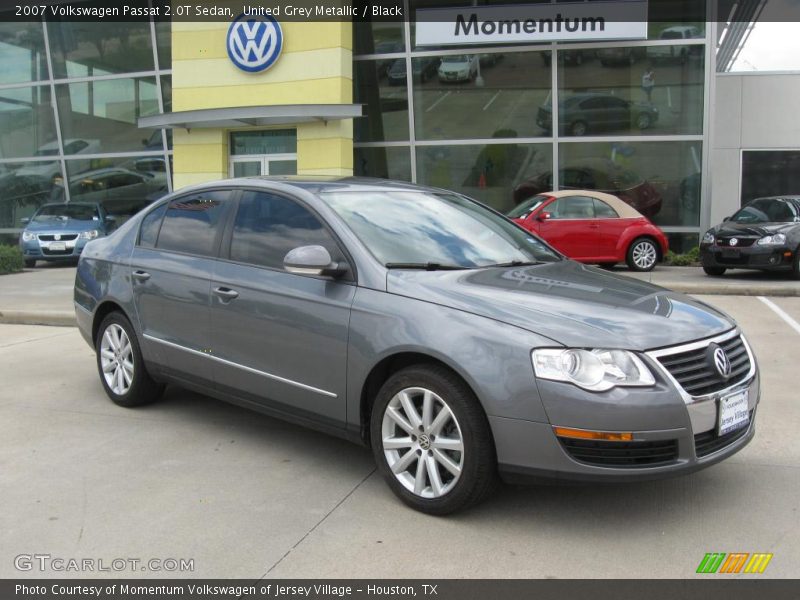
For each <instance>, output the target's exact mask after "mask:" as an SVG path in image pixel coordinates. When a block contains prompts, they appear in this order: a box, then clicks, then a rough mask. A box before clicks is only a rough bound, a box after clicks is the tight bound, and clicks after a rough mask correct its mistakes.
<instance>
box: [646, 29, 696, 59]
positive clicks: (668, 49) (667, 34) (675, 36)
mask: <svg viewBox="0 0 800 600" xmlns="http://www.w3.org/2000/svg"><path fill="white" fill-rule="evenodd" d="M702 37H703V32H702V31H700V29H699V28H697V27H694V26H692V25H676V26H674V27H667V28H666V29H665V30H664V31H662V32H661V34H660V35H659V36H658V39H660V40H697V39H702ZM702 50H703V46H653V47H651V48H648V49H647V57H648V58H649V59H650V60H653V61H664V62H667V61H671V60H675V61H679V62H681V63H683V62H686V59H687V58H688V57H689V56H690V55H693V54H697V53H699V52H702Z"/></svg>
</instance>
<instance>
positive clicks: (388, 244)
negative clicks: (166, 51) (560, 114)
mask: <svg viewBox="0 0 800 600" xmlns="http://www.w3.org/2000/svg"><path fill="white" fill-rule="evenodd" d="M75 306H76V314H77V318H78V322H79V326H80V330H81V332H82V334H83V336H84V337H85V338H86V341H87V342H88V343H89V344H91V346H92V347H93V348H94V349H95V350H96V353H97V368H98V372H99V375H100V382H101V383H102V385H103V387H104V388H105V391H106V393H107V394H108V396H109V397H110V398H111V399H112V400H113V401H114V402H116V403H117V404H119V405H121V406H126V407H129V406H136V405H139V404H143V403H146V402H151V401H153V400H156V399H157V398H158V397H159V395H160V394H161V390H162V386H163V385H164V384H165V383H168V382H169V383H175V384H179V385H182V386H185V387H187V388H190V389H194V390H197V391H200V392H202V393H207V394H211V395H213V396H216V397H218V398H221V399H224V400H228V401H230V402H233V403H236V404H239V405H242V406H245V407H248V408H252V409H255V410H258V411H261V412H264V413H267V414H270V415H275V416H278V417H281V418H284V419H288V420H291V421H294V422H297V423H301V424H304V425H308V426H311V427H315V428H317V429H320V430H323V431H326V432H329V433H333V434H335V435H339V436H343V437H347V438H350V439H352V440H354V441H357V442H361V443H364V444H367V445H370V446H371V447H372V451H373V453H374V455H375V460H376V462H377V464H378V468H379V470H380V472H381V473H382V474H383V476H384V477H385V479H386V481H387V483H388V484H389V486H390V487H391V488H392V490H393V491H394V492H395V493H396V494H397V495H398V496H399V497H400V498H401V499H402V500H403V501H405V502H406V503H407V504H409V505H411V506H412V507H414V508H416V509H419V510H422V511H425V512H428V513H433V514H444V513H448V512H452V511H454V510H458V509H461V508H464V507H466V506H468V505H470V504H473V503H475V502H477V501H479V500H480V499H482V498H484V497H485V496H486V495H487V494H488V493H489V492H490V491H491V489H492V488H493V486H494V483H495V481H496V479H497V475H498V474H500V475H502V476H503V477H504V478H506V479H512V478H513V479H517V480H520V479H529V478H541V477H549V478H563V479H583V480H602V481H631V480H639V479H646V478H655V477H661V476H668V475H675V474H679V473H687V472H690V471H694V470H697V469H700V468H702V467H706V466H708V465H711V464H713V463H715V462H717V461H719V460H722V459H724V458H726V457H728V456H730V455H732V454H733V453H735V452H736V451H738V450H740V449H741V448H742V447H743V446H744V445H745V444H747V443H748V442H749V441H750V439H751V438H752V437H753V435H754V419H755V411H756V406H757V403H758V400H759V379H758V370H757V367H756V362H755V358H754V356H753V353H752V351H751V349H750V347H749V345H748V343H747V341H746V340H745V338H744V336H743V335H742V332H741V331H740V330H739V328H738V327H737V325H736V323H735V322H734V321H733V320H732V319H731V318H730V317H728V316H727V315H725V314H723V313H721V312H719V311H717V310H715V309H713V308H711V307H709V306H707V305H705V304H703V303H702V302H699V301H697V300H694V299H692V298H689V297H687V296H683V295H681V294H676V293H672V292H669V291H667V290H665V289H662V288H659V287H656V286H653V285H650V284H647V283H644V282H640V281H635V280H632V279H628V278H626V277H623V276H621V275H616V274H614V273H609V272H606V271H603V270H600V269H595V268H593V267H589V266H586V265H582V264H579V263H577V262H573V261H570V260H567V259H565V258H564V257H563V256H561V255H560V254H559V253H558V252H556V251H555V250H553V249H552V248H550V247H549V246H548V245H547V244H545V243H544V242H542V241H541V240H539V239H538V238H536V237H534V236H533V235H532V234H530V233H529V232H527V231H525V230H524V229H522V228H521V227H519V226H517V225H515V224H513V223H512V222H511V221H508V220H507V219H505V218H504V217H503V216H502V215H500V214H499V213H497V212H495V211H493V210H491V209H489V208H487V207H485V206H483V205H482V204H479V203H478V202H475V201H474V200H470V199H469V198H466V197H464V196H462V195H459V194H456V193H452V192H447V191H444V190H437V189H431V188H424V187H418V186H414V185H411V184H403V183H392V182H385V181H379V180H363V179H347V178H345V179H291V178H287V179H260V178H253V179H236V180H229V181H220V182H216V183H209V184H205V185H200V186H196V187H192V188H186V189H183V190H181V191H180V192H177V193H174V194H172V195H170V196H168V197H166V198H165V199H162V200H160V201H158V202H157V203H156V204H154V205H153V206H152V207H150V208H149V209H148V210H146V211H143V212H141V213H139V214H137V215H136V216H134V217H133V218H132V219H130V220H129V221H128V222H127V223H125V224H124V225H123V226H122V227H121V228H120V229H119V230H118V231H117V233H115V235H114V236H111V237H109V238H103V239H99V240H97V241H94V242H92V243H90V244H89V245H88V246H87V247H86V249H85V250H84V252H83V255H82V257H81V261H80V263H79V266H78V273H77V277H76V282H75Z"/></svg>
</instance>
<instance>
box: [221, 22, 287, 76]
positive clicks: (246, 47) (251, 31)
mask: <svg viewBox="0 0 800 600" xmlns="http://www.w3.org/2000/svg"><path fill="white" fill-rule="evenodd" d="M227 44H228V57H229V58H230V59H231V62H232V63H233V64H234V65H236V66H237V67H239V68H240V69H241V70H242V71H247V72H249V73H258V72H259V71H264V70H266V69H269V68H270V67H271V66H272V65H273V64H275V61H276V60H278V57H279V56H280V55H281V50H282V49H283V32H282V31H281V26H280V24H279V23H278V22H277V21H276V20H275V19H274V18H273V17H271V16H269V15H264V16H259V17H252V16H245V15H239V16H238V17H237V18H236V19H235V20H234V21H233V23H231V26H230V28H229V29H228V40H227Z"/></svg>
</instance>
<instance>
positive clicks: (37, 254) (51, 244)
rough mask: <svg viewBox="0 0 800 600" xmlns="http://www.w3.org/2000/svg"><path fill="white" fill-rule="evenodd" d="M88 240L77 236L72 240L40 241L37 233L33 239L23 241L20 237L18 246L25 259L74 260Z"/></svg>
mask: <svg viewBox="0 0 800 600" xmlns="http://www.w3.org/2000/svg"><path fill="white" fill-rule="evenodd" d="M87 243H89V240H85V239H82V238H81V237H80V236H78V237H77V238H76V239H73V240H52V241H42V240H40V239H39V236H38V235H37V236H36V238H35V239H33V240H30V241H27V242H26V241H23V240H22V238H20V243H19V247H20V250H21V251H22V256H23V257H24V259H25V260H47V261H59V260H74V259H76V258H78V257H80V255H81V252H83V248H84V247H85V246H86V244H87Z"/></svg>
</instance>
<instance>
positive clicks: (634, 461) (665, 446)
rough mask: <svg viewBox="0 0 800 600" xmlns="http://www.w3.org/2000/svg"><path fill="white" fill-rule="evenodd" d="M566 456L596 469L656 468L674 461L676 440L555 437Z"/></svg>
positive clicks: (676, 448) (676, 452)
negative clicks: (631, 440)
mask: <svg viewBox="0 0 800 600" xmlns="http://www.w3.org/2000/svg"><path fill="white" fill-rule="evenodd" d="M558 439H559V440H560V441H561V445H562V446H563V447H564V449H565V450H566V451H567V452H568V453H569V455H570V456H571V457H572V458H574V459H575V460H577V461H578V462H582V463H586V464H588V465H594V466H597V467H614V468H618V469H635V468H640V467H659V466H663V465H668V464H670V463H673V462H675V460H676V459H677V458H678V441H677V440H658V441H654V442H609V441H605V440H575V439H572V438H558Z"/></svg>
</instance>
